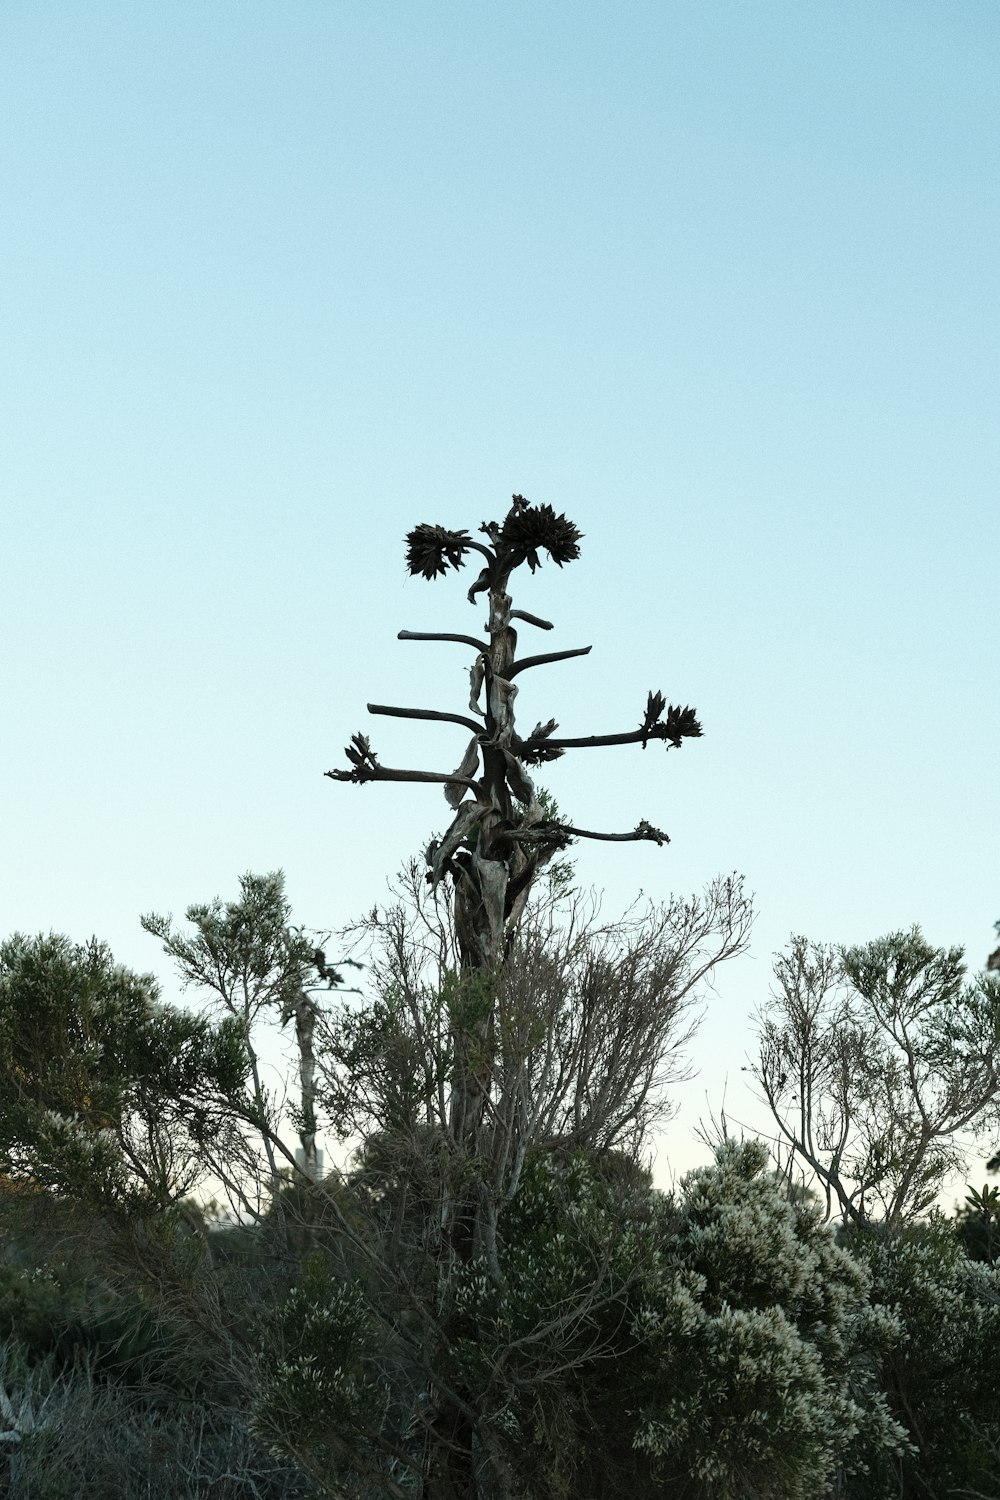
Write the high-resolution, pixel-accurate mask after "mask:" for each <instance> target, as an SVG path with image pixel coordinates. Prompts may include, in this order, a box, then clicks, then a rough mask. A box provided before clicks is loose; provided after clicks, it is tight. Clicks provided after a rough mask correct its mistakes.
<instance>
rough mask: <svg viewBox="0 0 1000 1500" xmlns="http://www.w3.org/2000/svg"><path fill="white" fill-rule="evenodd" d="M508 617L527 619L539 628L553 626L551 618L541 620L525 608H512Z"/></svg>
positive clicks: (547, 628)
mask: <svg viewBox="0 0 1000 1500" xmlns="http://www.w3.org/2000/svg"><path fill="white" fill-rule="evenodd" d="M484 551H485V548H484ZM510 617H511V619H512V620H527V622H528V624H529V625H537V626H538V628H539V630H551V629H552V628H553V626H552V621H551V620H542V619H540V618H539V616H538V615H529V613H528V611H527V610H526V609H512V610H511V612H510Z"/></svg>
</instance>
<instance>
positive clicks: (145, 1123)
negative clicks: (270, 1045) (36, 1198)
mask: <svg viewBox="0 0 1000 1500" xmlns="http://www.w3.org/2000/svg"><path fill="white" fill-rule="evenodd" d="M244 1078H245V1057H244V1052H243V1048H242V1046H241V1037H240V1034H239V1030H238V1028H237V1027H236V1026H235V1025H234V1023H233V1022H232V1021H224V1022H223V1023H222V1024H221V1025H219V1026H214V1025H212V1023H211V1022H210V1021H209V1020H208V1019H207V1018H205V1017H204V1016H196V1015H193V1014H191V1013H190V1012H188V1011H183V1010H179V1009H177V1008H176V1007H173V1006H169V1005H166V1004H164V1003H163V1002H162V1000H161V999H160V996H159V990H158V987H157V985H156V981H155V980H154V979H153V978H152V976H150V975H139V974H134V973H132V972H131V971H130V970H128V969H125V968H123V967H122V966H121V965H118V964H116V963H115V962H114V959H113V957H112V955H111V953H110V951H109V950H108V948H107V947H106V946H105V945H104V944H102V943H99V942H98V941H97V939H96V938H95V939H92V940H91V941H90V942H89V943H87V944H77V943H72V942H71V941H70V940H69V939H68V938H66V937H62V936H58V935H56V934H54V933H53V934H49V935H48V936H46V935H44V934H43V935H39V936H38V937H35V938H30V937H26V936H24V935H23V934H15V935H14V936H13V937H12V938H9V939H8V940H7V941H6V942H4V943H3V944H2V945H0V1171H2V1172H3V1173H4V1174H6V1176H7V1177H8V1179H9V1180H11V1181H13V1182H19V1183H22V1184H33V1185H34V1186H36V1187H39V1188H43V1189H49V1190H53V1191H55V1192H58V1193H60V1194H68V1195H76V1196H79V1197H85V1198H87V1199H88V1201H91V1202H94V1203H101V1204H103V1205H104V1206H105V1207H107V1206H109V1205H113V1204H118V1205H122V1206H124V1205H129V1206H131V1207H132V1208H137V1207H139V1206H140V1205H142V1204H143V1203H145V1204H148V1205H163V1204H166V1203H176V1202H179V1201H180V1200H181V1199H182V1198H183V1197H184V1196H185V1195H186V1194H188V1193H190V1192H191V1191H192V1190H193V1189H194V1187H195V1186H196V1185H197V1183H198V1182H199V1181H200V1180H201V1178H202V1176H203V1175H204V1156H203V1153H204V1150H205V1147H206V1144H207V1142H208V1141H209V1140H211V1139H214V1140H216V1141H217V1142H218V1143H219V1146H220V1147H221V1148H222V1149H225V1144H226V1142H227V1141H229V1140H231V1136H232V1132H231V1128H230V1126H231V1116H232V1105H233V1101H234V1100H236V1099H238V1098H239V1097H240V1095H241V1094H242V1090H243V1084H244Z"/></svg>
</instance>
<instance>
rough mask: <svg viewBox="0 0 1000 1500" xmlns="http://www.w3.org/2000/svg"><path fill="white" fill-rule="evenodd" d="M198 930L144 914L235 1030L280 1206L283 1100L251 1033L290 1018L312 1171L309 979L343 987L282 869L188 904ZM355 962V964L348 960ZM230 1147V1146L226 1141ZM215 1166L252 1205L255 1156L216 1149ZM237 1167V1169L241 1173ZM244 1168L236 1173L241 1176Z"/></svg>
mask: <svg viewBox="0 0 1000 1500" xmlns="http://www.w3.org/2000/svg"><path fill="white" fill-rule="evenodd" d="M185 915H186V917H187V920H188V921H189V922H190V923H191V924H192V925H193V927H194V934H193V936H191V937H186V936H184V934H183V933H181V932H179V931H176V930H175V929H174V926H173V919H172V917H170V916H159V915H157V914H156V913H152V912H151V913H149V914H148V915H147V916H144V917H143V918H142V925H143V927H144V928H145V930H146V931H147V932H149V933H151V934H152V935H153V936H154V937H157V938H159V939H160V940H161V942H162V943H163V949H164V952H165V953H167V954H168V955H169V956H170V957H171V958H173V959H174V960H175V962H176V964H177V967H178V969H179V972H180V976H181V980H182V983H183V985H184V987H185V988H188V987H191V986H193V987H194V988H196V989H198V990H200V991H201V992H202V993H203V994H207V995H210V996H211V997H212V998H213V999H214V1001H215V1002H216V1003H217V1004H218V1005H220V1006H221V1007H222V1009H223V1011H224V1012H225V1013H226V1015H227V1016H228V1017H229V1019H230V1023H231V1024H233V1025H235V1026H236V1027H237V1028H238V1032H239V1036H240V1038H241V1041H242V1046H243V1051H244V1054H245V1057H246V1065H247V1070H248V1073H249V1075H250V1078H251V1080H252V1085H253V1106H252V1110H251V1112H250V1115H249V1123H251V1124H252V1125H254V1126H255V1127H256V1129H257V1130H258V1131H259V1132H260V1139H261V1141H262V1144H263V1149H264V1152H265V1155H266V1158H267V1166H268V1181H269V1186H270V1193H271V1201H272V1202H274V1203H276V1204H277V1205H278V1208H279V1212H280V1188H281V1181H282V1172H283V1170H287V1166H288V1161H289V1151H288V1148H287V1146H286V1145H285V1144H284V1142H283V1141H282V1139H281V1135H280V1130H279V1121H280V1114H281V1108H282V1103H283V1101H279V1100H278V1099H276V1098H275V1097H274V1096H273V1095H272V1094H271V1093H269V1091H268V1090H267V1088H266V1087H265V1085H264V1081H263V1078H262V1075H261V1070H260V1059H259V1056H258V1052H257V1048H256V1045H255V1042H254V1038H253V1029H254V1026H255V1025H256V1023H257V1022H258V1021H259V1020H260V1018H261V1017H262V1016H263V1017H265V1018H266V1017H270V1019H271V1020H273V1021H279V1022H280V1024H281V1025H282V1026H284V1025H287V1023H288V1022H289V1021H290V1020H292V1021H294V1025H295V1041H296V1049H297V1052H298V1060H299V1068H298V1071H299V1104H298V1107H297V1108H295V1107H293V1109H292V1113H293V1115H294V1116H295V1119H296V1120H297V1123H298V1126H299V1140H300V1143H301V1149H302V1160H303V1165H304V1167H305V1170H306V1172H307V1174H308V1175H310V1176H316V1175H317V1171H316V1100H315V1069H316V1060H315V1055H314V1051H313V1037H314V1034H315V1030H316V1022H317V1019H318V1017H319V1015H320V1007H319V1004H318V1002H317V1001H316V1000H315V998H314V994H313V992H314V991H315V989H316V988H317V986H315V985H311V984H310V983H309V981H310V979H311V978H312V977H313V976H314V975H315V976H317V977H319V978H320V979H322V980H323V982H324V984H325V986H326V988H327V989H330V988H332V987H334V986H341V985H342V984H343V980H342V978H341V975H340V973H339V972H338V971H337V969H336V968H334V967H333V966H332V965H330V964H328V963H327V961H326V955H325V953H324V952H323V950H322V949H320V948H317V947H316V944H315V942H314V940H313V939H312V938H310V937H307V936H306V934H305V933H304V931H303V930H302V929H301V928H296V927H293V926H292V925H291V906H290V905H289V903H288V900H287V898H286V896H285V879H284V875H283V874H282V873H281V871H274V872H272V873H271V874H269V875H253V874H249V873H248V874H246V875H244V876H242V877H241V879H240V896H239V899H238V900H236V901H229V902H226V903H225V904H224V903H223V902H222V901H221V899H220V898H218V897H216V898H215V900H213V901H210V902H201V903H195V904H194V905H192V906H189V907H188V908H187V911H186V913H185ZM348 962H351V960H348ZM230 1147H231V1142H230ZM211 1167H212V1171H213V1172H214V1174H215V1175H216V1176H217V1177H219V1178H220V1180H221V1181H222V1182H224V1183H225V1184H226V1186H227V1188H228V1190H229V1192H230V1194H231V1196H232V1198H233V1200H234V1202H238V1203H239V1205H240V1207H241V1209H242V1210H243V1211H244V1212H249V1213H251V1214H254V1213H256V1212H257V1211H258V1208H259V1201H258V1203H257V1205H256V1206H254V1205H253V1204H252V1203H251V1200H250V1198H249V1197H248V1196H247V1193H246V1191H245V1187H246V1183H247V1180H248V1173H249V1176H250V1177H252V1176H253V1175H254V1174H253V1170H252V1168H253V1156H252V1154H248V1153H247V1152H246V1151H245V1150H244V1151H241V1152H240V1153H239V1156H238V1157H237V1158H236V1159H233V1158H232V1156H231V1155H230V1156H228V1157H227V1155H226V1154H225V1153H216V1154H213V1156H212V1159H211ZM238 1168H239V1169H241V1170H237V1169H238ZM241 1173H242V1175H241Z"/></svg>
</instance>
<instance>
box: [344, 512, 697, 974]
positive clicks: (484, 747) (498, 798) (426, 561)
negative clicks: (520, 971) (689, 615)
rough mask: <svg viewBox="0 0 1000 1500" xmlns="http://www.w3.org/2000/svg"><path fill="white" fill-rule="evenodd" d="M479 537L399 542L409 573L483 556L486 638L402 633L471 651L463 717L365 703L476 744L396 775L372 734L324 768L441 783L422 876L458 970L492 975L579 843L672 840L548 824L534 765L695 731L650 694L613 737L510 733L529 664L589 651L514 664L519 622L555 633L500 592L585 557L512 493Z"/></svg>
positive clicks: (691, 722)
mask: <svg viewBox="0 0 1000 1500" xmlns="http://www.w3.org/2000/svg"><path fill="white" fill-rule="evenodd" d="M479 529H480V534H481V535H482V536H484V537H485V538H486V541H485V542H480V541H477V540H474V539H473V537H472V536H471V535H470V533H469V532H468V531H464V530H450V529H448V528H447V527H444V526H434V525H428V524H426V523H425V524H421V525H419V526H416V527H415V528H414V529H413V531H411V532H410V533H409V535H408V536H407V538H406V542H407V567H408V568H409V571H410V573H411V574H413V575H414V576H417V575H419V576H421V577H424V578H427V579H429V580H431V579H434V578H437V577H439V576H443V575H444V574H445V573H447V572H448V571H449V570H451V569H455V570H457V569H459V568H461V567H463V566H464V565H465V560H466V557H467V555H468V554H469V553H470V552H474V553H477V554H478V555H479V557H480V558H482V560H483V566H482V568H481V570H480V572H479V576H478V577H477V579H476V581H475V582H474V583H473V584H472V586H471V588H470V589H469V593H468V597H469V600H470V602H471V603H473V604H474V603H475V602H476V600H477V598H478V596H479V595H481V594H486V595H488V601H489V618H488V620H487V621H486V626H485V631H486V638H485V639H482V638H479V637H477V636H473V635H467V634H464V633H444V632H433V633H429V634H428V633H416V632H412V631H406V630H401V631H400V632H399V639H400V640H424V641H448V642H454V643H456V644H459V645H464V646H467V647H470V648H471V649H472V650H473V651H474V652H475V657H474V660H473V663H472V666H471V668H470V673H469V676H470V697H469V705H468V707H469V712H468V713H465V712H462V713H453V712H444V711H439V710H435V709H423V708H399V707H393V706H389V705H387V704H381V703H369V704H368V711H369V713H372V714H378V715H383V716H386V717H389V718H403V719H425V720H428V719H429V720H438V721H444V722H448V723H454V724H458V725H460V726H461V727H464V728H466V729H468V730H470V731H471V733H472V738H471V739H470V741H469V743H468V746H467V748H466V751H465V754H464V755H463V756H462V759H461V760H460V762H459V764H458V765H457V766H456V767H455V769H454V770H453V771H425V770H409V769H397V768H394V767H390V766H385V765H383V764H382V763H381V762H380V760H379V758H378V756H377V755H376V753H375V751H374V750H373V748H372V746H371V742H370V741H369V739H368V737H367V735H365V734H362V733H360V732H359V733H358V734H356V735H355V736H354V737H353V739H352V741H351V743H350V745H348V746H347V749H346V755H347V758H348V761H349V762H350V768H349V769H344V770H334V771H328V772H327V773H326V774H327V775H328V776H330V777H332V778H333V779H334V780H335V781H352V782H358V783H362V782H366V781H403V782H431V783H433V782H437V783H440V784H441V785H442V787H443V788H444V795H445V798H446V799H447V801H448V805H449V806H450V807H451V808H452V809H453V810H454V814H455V816H454V818H453V820H452V823H451V826H450V827H449V829H448V830H447V832H446V833H445V835H444V837H443V838H442V839H440V840H435V841H434V842H432V843H431V844H430V846H429V847H428V849H427V864H428V879H429V880H430V881H431V883H432V884H434V885H436V884H437V883H438V882H439V881H440V880H441V879H442V878H443V877H444V876H445V875H448V876H449V877H450V878H451V879H452V881H453V882H454V886H455V899H456V913H457V916H458V922H459V936H460V943H461V948H462V956H463V966H464V967H466V968H470V969H476V970H478V971H480V972H487V973H491V972H496V970H497V969H498V967H499V966H500V964H501V963H502V962H503V959H504V956H505V954H506V951H507V949H508V947H509V943H510V939H511V935H512V933H513V931H514V929H515V928H516V925H517V923H518V921H519V919H520V917H521V914H522V913H523V910H524V905H525V902H526V900H527V897H528V894H529V892H530V888H531V885H532V883H533V881H534V879H535V877H536V875H537V874H538V873H539V871H540V870H541V869H542V868H543V867H544V865H545V864H547V863H548V861H549V860H550V859H551V858H552V856H553V855H554V854H555V853H556V852H557V851H558V850H560V849H563V848H565V847H566V845H567V844H569V843H570V842H572V840H573V839H577V838H590V839H604V840H614V841H629V840H650V841H652V842H654V843H657V844H661V845H662V844H664V843H666V842H668V840H667V835H666V834H665V833H663V832H662V831H661V830H660V829H658V828H654V827H653V826H652V824H650V823H649V822H647V821H646V820H645V819H642V820H640V821H639V822H638V823H637V824H636V826H635V828H633V829H632V830H631V831H630V832H627V833H602V832H598V831H596V830H594V829H588V828H580V827H578V826H576V825H574V824H571V823H567V822H565V821H563V820H561V819H556V818H553V817H550V816H548V815H547V814H546V811H545V809H544V807H543V805H542V802H541V801H540V799H539V797H538V794H537V791H536V788H535V785H534V782H533V781H532V778H531V776H530V775H529V770H528V768H529V767H534V766H537V765H541V764H543V763H545V762H547V761H552V760H556V759H558V758H559V757H560V756H561V755H563V754H564V753H565V751H566V750H569V749H584V748H592V747H596V746H601V745H627V744H638V745H641V746H642V747H643V749H645V748H646V746H647V744H648V743H649V741H650V740H659V741H662V742H663V744H664V745H665V746H666V747H667V748H668V749H669V748H670V747H671V746H673V747H675V748H679V747H680V745H681V743H682V742H683V740H685V739H691V738H695V737H697V736H699V735H700V734H701V732H702V730H701V725H700V724H699V722H698V718H697V715H696V712H695V710H694V709H693V708H688V707H683V708H681V707H679V706H675V705H673V704H668V703H667V700H666V699H665V697H664V696H663V694H662V693H659V692H650V693H649V695H648V697H647V700H646V705H645V709H644V711H643V714H642V717H641V719H640V722H639V725H638V727H637V728H635V729H631V730H626V731H624V732H620V733H617V734H597V735H585V736H581V737H573V738H565V737H560V736H558V735H557V733H556V731H557V730H558V727H559V726H558V725H557V724H556V722H555V720H554V719H549V720H548V722H547V723H538V724H536V725H535V727H534V729H533V730H532V731H531V733H530V734H528V735H527V736H525V737H522V736H521V735H520V734H518V732H517V728H516V724H515V715H514V701H515V698H516V696H517V683H516V680H515V679H516V678H517V677H518V676H519V674H520V673H521V672H524V671H527V670H528V669H529V668H532V667H538V666H543V665H546V664H548V663H550V662H556V661H565V660H567V659H569V658H570V657H575V656H585V655H587V654H588V653H589V651H590V649H591V648H590V647H589V646H583V647H575V648H572V649H570V650H566V651H552V652H544V653H541V654H537V655H531V656H518V654H517V644H518V636H517V629H516V627H515V624H514V622H515V621H523V622H524V623H525V624H527V625H531V626H533V627H535V628H536V629H540V630H551V629H552V625H551V622H550V621H548V620H542V619H540V618H539V617H538V616H537V615H532V614H529V613H527V611H525V610H519V609H515V608H513V604H512V600H511V598H510V595H509V594H508V592H507V587H508V584H509V581H510V577H511V574H512V573H513V572H514V571H515V570H516V569H517V568H519V567H521V566H522V565H523V564H525V563H526V564H527V565H528V567H529V569H530V570H531V571H532V572H534V571H535V569H536V568H537V567H539V566H540V561H541V558H540V554H541V553H547V554H548V556H549V558H550V559H551V560H552V561H553V562H554V563H556V565H557V566H558V567H562V565H563V564H564V563H568V562H574V561H575V560H576V559H577V558H578V557H579V555H580V541H581V533H580V531H579V530H578V529H577V527H576V526H575V525H574V524H573V522H572V521H570V520H569V519H568V518H567V517H566V516H565V515H557V514H556V513H555V511H554V510H553V508H552V507H551V506H550V505H531V504H529V502H528V501H527V500H526V499H525V498H524V496H523V495H515V496H514V497H513V501H512V503H511V506H510V509H509V510H508V512H507V514H506V516H505V517H504V518H503V520H502V521H484V522H483V523H482V525H481V527H480V528H479Z"/></svg>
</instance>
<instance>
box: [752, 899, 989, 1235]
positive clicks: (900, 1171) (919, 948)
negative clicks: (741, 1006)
mask: <svg viewBox="0 0 1000 1500" xmlns="http://www.w3.org/2000/svg"><path fill="white" fill-rule="evenodd" d="M775 974H776V977H777V979H778V982H779V991H778V993H777V994H776V995H775V996H774V1003H773V1004H772V1005H770V1006H769V1007H768V1008H767V1010H766V1011H763V1012H762V1013H761V1015H760V1023H761V1024H760V1041H761V1046H760V1060H759V1062H758V1064H757V1065H756V1067H755V1069H754V1071H755V1072H756V1074H757V1077H758V1079H759V1081H760V1083H761V1086H762V1088H763V1091H764V1095H765V1097H766V1099H767V1102H768V1104H769V1105H770V1107H771V1110H772V1112H773V1114H774V1117H775V1120H776V1122H777V1124H778V1127H779V1130H780V1131H781V1133H782V1135H783V1137H784V1139H785V1141H786V1142H787V1144H788V1146H789V1147H790V1149H791V1151H792V1152H793V1154H794V1155H795V1156H796V1157H797V1159H798V1160H799V1162H800V1163H801V1164H802V1165H804V1166H806V1167H807V1168H808V1169H809V1170H810V1171H811V1172H812V1173H813V1174H814V1175H815V1177H816V1178H817V1179H818V1181H819V1183H820V1184H821V1185H822V1187H823V1188H824V1190H825V1193H826V1194H827V1196H828V1199H829V1201H831V1202H836V1204H837V1206H838V1208H839V1210H840V1212H841V1214H842V1216H843V1217H844V1219H845V1220H851V1221H853V1222H855V1223H857V1224H859V1225H864V1224H872V1223H876V1222H878V1221H884V1222H885V1223H886V1224H887V1225H888V1226H889V1227H890V1228H893V1229H895V1228H898V1227H899V1226H901V1225H904V1224H906V1223H909V1222H912V1221H914V1220H916V1219H918V1218H919V1217H920V1216H921V1215H922V1214H924V1213H926V1211H927V1210H928V1208H929V1207H930V1206H931V1204H932V1203H933V1202H934V1200H935V1198H936V1197H937V1195H938V1193H939V1192H940V1190H941V1188H942V1186H943V1184H944V1182H945V1180H946V1178H947V1177H948V1175H949V1173H951V1172H953V1171H956V1170H958V1169H959V1168H961V1167H962V1166H963V1164H964V1151H963V1147H962V1145H961V1134H960V1133H961V1132H963V1131H966V1130H970V1129H972V1130H981V1129H983V1128H985V1127H989V1126H991V1125H993V1124H995V1123H996V1122H997V1121H998V1119H1000V976H998V975H979V976H977V977H976V978H975V979H974V980H973V981H972V982H966V977H965V976H966V966H965V963H964V961H963V954H962V949H961V948H934V947H932V946H931V945H930V944H929V943H927V942H926V940H925V939H924V938H923V936H922V934H921V932H920V930H919V928H916V927H915V928H913V929H912V931H910V932H908V933H907V932H896V933H891V934H890V935H889V936H888V937H885V938H881V939H879V940H878V941H876V942H872V943H868V944H865V945H863V946H859V947H853V948H842V949H831V948H827V947H824V946H823V945H821V944H815V943H809V942H808V941H807V940H806V939H805V938H804V937H798V938H794V939H793V940H792V943H791V945H790V949H789V951H788V953H786V954H782V955H779V958H778V960H777V963H776V965H775Z"/></svg>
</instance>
